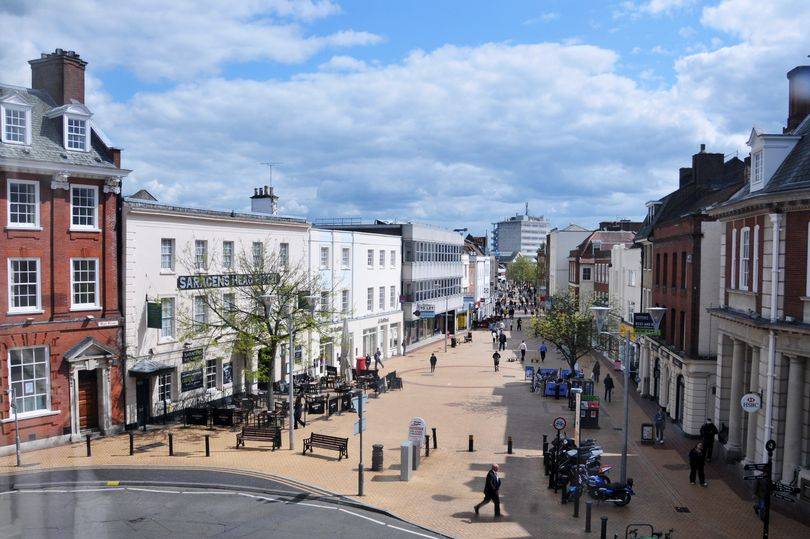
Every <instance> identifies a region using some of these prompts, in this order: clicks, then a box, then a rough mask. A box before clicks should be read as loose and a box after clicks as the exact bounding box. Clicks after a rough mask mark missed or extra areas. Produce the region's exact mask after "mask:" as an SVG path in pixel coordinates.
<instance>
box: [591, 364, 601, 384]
mask: <svg viewBox="0 0 810 539" xmlns="http://www.w3.org/2000/svg"><path fill="white" fill-rule="evenodd" d="M601 371H602V367H600V366H599V360H598V359H597V360H596V362H594V364H593V371H592V375H593V383H594V384H598V383H599V374H600V373H601Z"/></svg>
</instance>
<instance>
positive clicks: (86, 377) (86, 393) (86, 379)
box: [79, 370, 98, 430]
mask: <svg viewBox="0 0 810 539" xmlns="http://www.w3.org/2000/svg"><path fill="white" fill-rule="evenodd" d="M79 428H80V429H81V430H88V429H97V428H98V376H97V375H96V371H95V370H92V371H86V370H83V371H79Z"/></svg>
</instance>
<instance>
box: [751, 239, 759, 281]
mask: <svg viewBox="0 0 810 539" xmlns="http://www.w3.org/2000/svg"><path fill="white" fill-rule="evenodd" d="M753 266H754V268H753V272H752V273H751V290H752V291H754V292H758V291H759V225H756V226H754V264H753Z"/></svg>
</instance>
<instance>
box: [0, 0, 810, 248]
mask: <svg viewBox="0 0 810 539" xmlns="http://www.w3.org/2000/svg"><path fill="white" fill-rule="evenodd" d="M222 5H223V4H222V3H221V2H216V1H214V0H197V1H192V0H177V1H176V2H172V3H171V4H167V3H165V2H161V1H159V0H138V1H132V2H128V3H126V4H117V5H111V4H110V3H108V2H101V1H96V0H76V1H73V2H62V1H60V2H57V1H56V0H42V1H41V2H37V3H30V2H25V1H23V0H12V1H9V2H5V3H3V4H2V5H0V28H3V29H4V31H3V32H0V73H2V77H0V80H2V81H3V82H8V83H13V84H21V85H28V84H29V83H30V73H29V70H28V65H27V63H26V60H28V59H30V58H35V57H37V56H38V55H39V53H40V52H42V51H47V50H53V49H54V48H56V47H62V48H66V49H74V50H76V51H78V52H79V53H80V54H81V55H82V57H83V58H85V59H86V60H87V61H88V62H89V65H88V73H87V76H88V95H87V104H88V106H89V107H90V108H91V110H93V111H94V113H95V116H94V120H95V121H96V123H97V124H98V125H100V126H101V127H102V128H103V129H104V131H105V132H106V133H107V134H108V135H109V136H110V137H111V138H112V139H113V140H114V141H115V142H116V143H117V144H119V145H120V146H122V147H123V148H124V166H126V167H128V168H132V169H133V170H134V172H133V174H132V175H131V177H130V178H129V179H128V181H127V184H126V187H125V191H126V192H128V193H129V192H134V191H135V190H136V189H139V188H146V189H148V190H150V191H151V192H153V194H155V195H156V196H157V197H158V198H159V199H161V200H165V201H169V202H174V203H179V204H187V205H196V206H207V207H217V208H222V209H246V208H247V207H248V196H249V195H250V194H251V193H252V190H253V187H255V186H258V185H262V184H264V183H266V176H267V170H266V168H265V167H262V166H261V165H260V163H261V162H263V161H276V162H281V163H283V164H282V165H281V166H279V167H277V170H276V172H275V173H274V178H275V181H274V183H275V186H276V189H277V191H278V193H279V194H280V195H281V197H282V199H281V204H282V209H283V211H284V212H285V213H288V214H293V215H304V216H307V217H310V218H319V217H335V216H353V217H361V218H366V219H372V218H388V219H391V218H399V219H412V220H418V221H429V222H434V223H437V224H441V225H446V226H448V227H453V228H455V227H462V226H466V227H469V228H470V230H471V231H473V232H478V233H480V232H483V231H484V230H485V229H486V228H487V227H488V226H489V224H490V223H491V222H493V221H495V220H498V219H500V218H503V217H505V216H507V215H510V214H513V213H515V212H518V211H521V210H522V208H523V203H524V202H525V201H528V202H529V204H530V208H531V210H532V212H533V213H543V214H545V215H547V216H548V217H549V218H550V219H551V221H552V223H553V224H554V225H560V226H564V225H566V224H568V223H570V222H576V223H579V224H582V225H584V226H593V225H594V224H595V223H596V222H598V221H599V220H602V219H612V218H617V217H628V218H640V217H641V216H642V215H643V213H644V202H645V201H647V200H650V199H653V198H658V197H660V196H662V195H664V194H666V193H667V192H669V191H670V190H672V189H673V188H674V187H675V186H676V184H677V169H678V167H679V166H684V165H686V164H687V163H688V162H689V160H690V156H691V154H692V153H694V152H695V151H697V148H698V146H699V144H701V143H706V144H707V145H708V146H709V149H710V150H711V151H718V152H723V153H725V154H727V155H729V156H731V155H735V154H736V155H740V156H744V155H745V153H746V151H747V148H746V146H745V140H746V138H747V134H748V131H749V130H750V128H751V126H752V125H758V126H760V127H763V128H765V129H770V130H778V129H779V128H780V127H781V125H783V123H784V118H785V116H786V107H787V83H786V80H785V77H784V75H785V73H786V72H787V71H788V70H789V69H790V68H792V67H793V66H795V65H798V64H800V63H806V62H807V58H806V56H807V54H808V52H810V36H808V32H807V28H810V3H809V2H806V1H803V0H802V1H800V0H782V1H774V2H768V3H762V2H759V1H755V0H712V1H709V2H700V1H698V0H635V1H615V2H614V1H604V2H603V1H593V2H583V1H579V2H574V1H571V2H565V1H554V0H549V1H544V2H518V1H501V2H483V1H482V2H472V1H469V0H468V1H466V2H461V1H439V2H436V1H434V2H423V1H409V2H394V1H385V2H383V1H378V2H361V1H339V0H336V1H329V0H302V1H295V0H251V1H249V2H234V3H231V4H228V9H223V7H222Z"/></svg>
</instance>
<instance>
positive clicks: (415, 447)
mask: <svg viewBox="0 0 810 539" xmlns="http://www.w3.org/2000/svg"><path fill="white" fill-rule="evenodd" d="M411 447H412V448H413V462H411V464H412V465H413V470H414V471H416V470H418V469H419V457H420V456H421V453H420V452H419V450H420V449H422V448H421V447H419V444H413V445H412V446H411Z"/></svg>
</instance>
